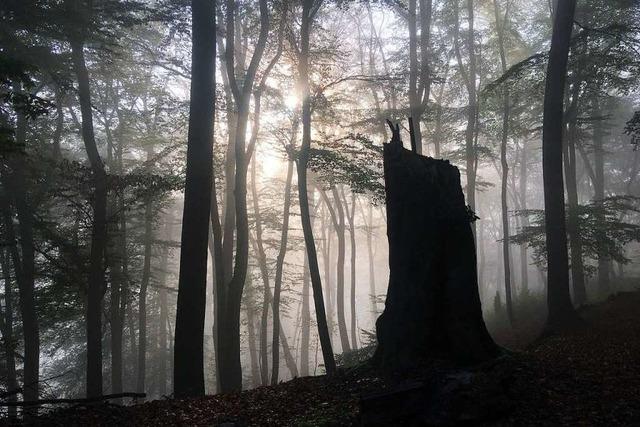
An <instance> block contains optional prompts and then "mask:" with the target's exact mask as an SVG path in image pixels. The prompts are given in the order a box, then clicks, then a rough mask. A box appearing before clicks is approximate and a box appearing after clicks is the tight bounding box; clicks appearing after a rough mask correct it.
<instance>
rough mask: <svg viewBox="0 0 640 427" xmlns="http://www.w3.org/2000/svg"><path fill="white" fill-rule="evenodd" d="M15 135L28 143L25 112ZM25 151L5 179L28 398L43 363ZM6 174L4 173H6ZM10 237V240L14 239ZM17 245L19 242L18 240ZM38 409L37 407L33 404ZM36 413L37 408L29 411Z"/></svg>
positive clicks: (19, 117)
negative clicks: (12, 214)
mask: <svg viewBox="0 0 640 427" xmlns="http://www.w3.org/2000/svg"><path fill="white" fill-rule="evenodd" d="M16 116H17V120H16V131H15V138H16V143H17V145H18V146H19V147H26V143H27V118H26V116H25V115H24V114H22V113H20V112H18V113H17V114H16ZM25 155H26V154H24V153H22V152H19V153H17V154H16V155H15V157H13V158H11V159H10V162H11V166H12V169H13V172H12V173H11V175H10V176H9V177H6V179H3V181H4V186H5V191H7V192H10V193H11V194H12V195H13V202H14V203H15V207H16V214H17V216H18V237H19V247H20V251H18V249H17V247H13V248H12V249H11V253H12V257H11V258H12V260H13V264H14V272H15V273H16V281H17V284H18V295H19V308H20V315H21V318H22V334H23V339H24V365H23V382H24V384H23V388H24V394H23V397H24V399H25V400H37V399H38V397H39V378H40V374H39V371H40V369H39V367H40V332H39V325H38V314H37V308H36V295H35V247H34V240H33V239H34V236H33V226H34V216H33V214H34V211H33V206H32V205H31V203H30V201H29V199H28V197H27V195H28V194H29V193H31V191H30V189H29V185H28V184H27V179H26V176H25V173H26V169H27V167H28V166H27V163H26V162H25V161H24V160H25ZM3 178H5V177H3ZM9 206H10V202H9V201H7V206H6V208H5V209H6V210H7V212H10V207H9ZM5 227H6V229H7V230H6V232H7V233H8V237H10V236H11V235H13V234H14V233H15V232H14V229H13V223H12V221H10V222H7V223H6V224H5ZM14 240H15V237H14V238H11V241H14ZM16 245H18V242H16ZM34 409H35V408H34ZM29 413H30V414H31V415H35V413H36V411H35V410H34V411H29Z"/></svg>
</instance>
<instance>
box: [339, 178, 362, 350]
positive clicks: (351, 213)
mask: <svg viewBox="0 0 640 427" xmlns="http://www.w3.org/2000/svg"><path fill="white" fill-rule="evenodd" d="M341 195H342V201H343V203H344V207H345V210H346V217H347V222H348V223H349V243H350V244H351V250H350V258H351V265H350V269H349V273H350V276H351V277H350V279H351V300H350V302H351V304H350V309H351V348H353V349H354V350H357V348H358V329H357V317H358V316H357V314H356V228H355V210H356V193H354V192H353V191H352V192H351V207H349V203H348V202H347V198H346V196H345V195H344V187H342V188H341Z"/></svg>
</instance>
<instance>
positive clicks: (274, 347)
mask: <svg viewBox="0 0 640 427" xmlns="http://www.w3.org/2000/svg"><path fill="white" fill-rule="evenodd" d="M294 134H295V133H294ZM291 148H292V149H293V147H291ZM292 181H293V160H289V162H288V163H287V180H286V183H285V189H284V212H283V214H282V233H281V235H280V250H279V252H278V258H277V259H276V278H275V282H274V287H273V342H272V343H271V351H272V352H273V362H272V371H271V384H272V385H276V384H278V370H279V365H280V363H279V362H280V353H279V347H280V328H281V325H280V292H281V289H282V270H283V268H284V257H285V256H286V254H287V244H288V238H289V213H290V212H291V187H292Z"/></svg>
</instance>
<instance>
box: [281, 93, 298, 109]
mask: <svg viewBox="0 0 640 427" xmlns="http://www.w3.org/2000/svg"><path fill="white" fill-rule="evenodd" d="M298 102H299V99H298V96H297V94H295V93H293V92H291V93H289V94H288V95H287V96H286V97H285V98H284V105H285V106H286V107H287V108H288V109H289V110H293V109H295V108H296V107H297V106H298Z"/></svg>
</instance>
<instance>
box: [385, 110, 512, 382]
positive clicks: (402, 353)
mask: <svg viewBox="0 0 640 427" xmlns="http://www.w3.org/2000/svg"><path fill="white" fill-rule="evenodd" d="M389 125H390V127H391V129H392V131H393V134H394V135H393V138H392V140H391V142H390V143H388V144H385V146H384V179H385V191H386V208H387V237H388V240H389V269H390V276H389V287H388V291H387V297H386V302H385V309H384V312H383V313H382V315H381V316H380V317H379V318H378V321H377V322H376V333H377V338H378V347H377V350H376V353H375V356H374V363H375V364H376V365H377V366H378V367H380V368H383V369H384V370H386V371H391V372H396V373H402V372H409V371H411V370H413V369H415V368H416V366H418V365H420V364H422V362H425V361H428V360H434V359H436V360H447V361H453V362H456V363H461V364H469V365H472V364H475V363H480V362H483V361H486V360H490V359H492V358H494V357H496V356H497V355H498V354H499V353H500V349H499V347H498V346H497V345H496V344H495V343H494V342H493V339H492V338H491V336H490V335H489V333H488V332H487V329H486V326H485V323H484V320H483V318H482V310H481V306H480V297H479V294H478V279H477V271H476V250H475V242H474V236H473V232H472V230H471V225H470V222H471V221H473V220H475V214H473V212H472V211H471V210H470V209H468V208H467V206H466V205H465V199H464V194H463V193H462V187H461V185H460V172H459V171H458V169H457V168H456V167H455V166H453V165H451V164H450V163H449V162H448V161H445V160H436V159H432V158H429V157H424V156H420V155H418V154H416V153H415V152H412V151H409V150H406V149H404V148H403V146H402V141H401V140H400V134H399V128H398V127H397V126H396V127H394V126H393V125H391V123H389Z"/></svg>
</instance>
